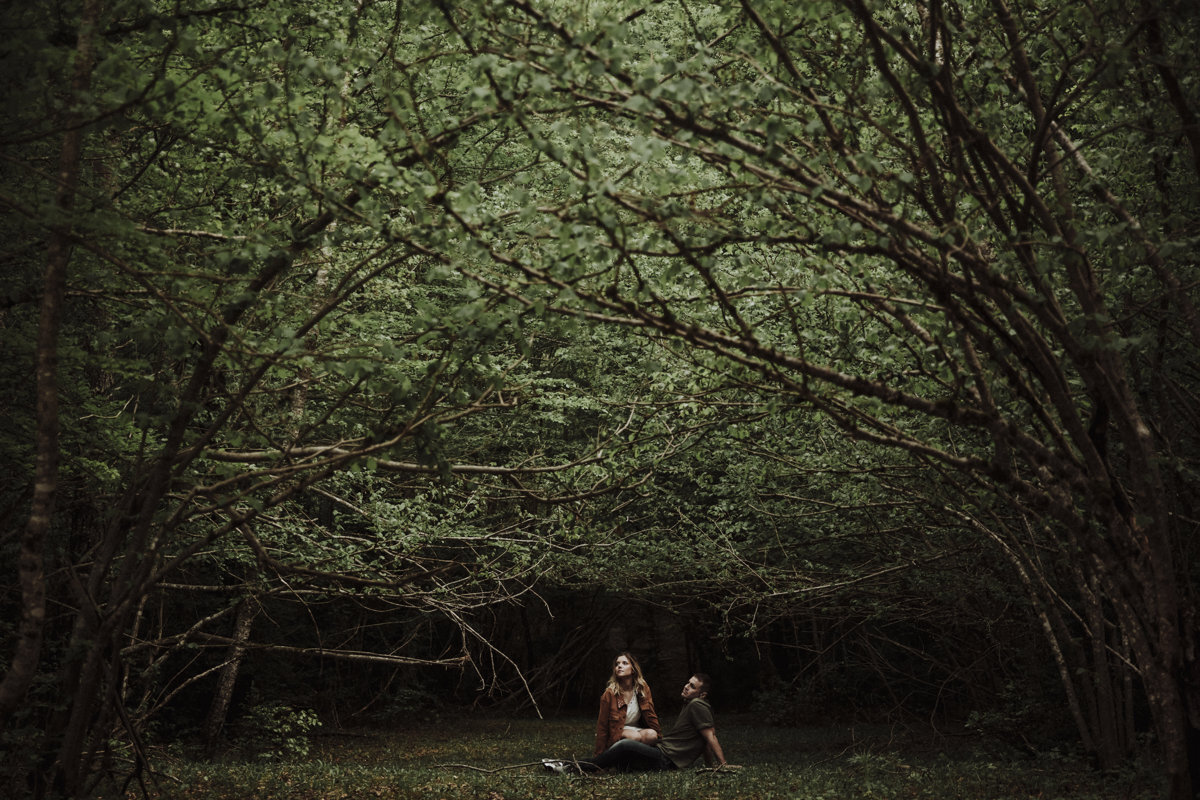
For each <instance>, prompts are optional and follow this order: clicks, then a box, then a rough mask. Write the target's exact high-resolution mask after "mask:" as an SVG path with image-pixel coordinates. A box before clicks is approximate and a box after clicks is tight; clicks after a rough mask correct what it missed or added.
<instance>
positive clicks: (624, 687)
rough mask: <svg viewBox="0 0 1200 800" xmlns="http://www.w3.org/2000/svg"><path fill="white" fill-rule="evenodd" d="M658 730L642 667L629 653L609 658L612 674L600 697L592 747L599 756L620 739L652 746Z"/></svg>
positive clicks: (652, 698)
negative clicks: (611, 660) (611, 664)
mask: <svg viewBox="0 0 1200 800" xmlns="http://www.w3.org/2000/svg"><path fill="white" fill-rule="evenodd" d="M661 733H662V729H661V728H660V727H659V724H658V714H657V713H656V712H655V710H654V697H653V696H652V695H651V694H650V686H649V685H648V684H647V683H646V680H645V678H643V677H642V668H641V667H640V666H638V663H637V659H636V658H634V657H633V656H632V655H631V654H630V653H627V652H623V653H619V654H618V655H617V657H616V658H615V659H613V668H612V675H611V676H609V679H608V686H607V687H605V689H604V693H603V694H602V695H600V715H599V718H598V719H597V720H596V748H595V752H594V753H593V755H597V756H598V755H600V754H601V753H603V752H604V751H605V750H607V749H608V748H609V747H611V746H612V745H614V744H616V743H617V742H619V741H621V740H622V739H633V740H634V741H636V742H641V743H642V744H649V745H652V744H654V743H655V742H657V741H658V738H659V736H660V734H661Z"/></svg>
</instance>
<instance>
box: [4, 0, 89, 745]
mask: <svg viewBox="0 0 1200 800" xmlns="http://www.w3.org/2000/svg"><path fill="white" fill-rule="evenodd" d="M99 17H100V2H99V0H85V2H84V4H83V15H82V17H81V19H80V22H79V37H78V40H77V43H76V53H75V71H74V74H73V76H72V80H71V91H72V93H73V98H72V100H74V99H75V98H78V97H79V96H81V95H82V94H83V93H85V92H86V91H87V89H88V85H89V84H90V82H91V72H92V63H93V60H94V57H95V53H94V51H95V28H96V24H97V21H98V20H99ZM77 117H78V115H77V114H68V115H67V118H66V119H65V120H64V122H65V128H66V133H65V134H64V135H63V142H62V148H61V150H60V151H59V161H58V176H57V180H58V189H57V192H56V195H55V206H56V208H57V212H58V213H59V214H60V215H61V220H59V221H58V224H57V225H55V227H54V229H53V230H52V232H51V234H50V241H49V245H48V246H47V248H46V272H45V275H44V276H43V281H42V301H41V312H40V318H39V320H38V338H37V351H36V355H35V365H36V366H35V371H36V375H35V383H36V397H37V410H36V415H37V427H36V436H37V442H36V456H35V462H34V484H33V501H32V505H31V508H30V512H29V519H28V521H27V522H26V524H25V529H24V532H23V534H22V536H21V551H20V556H19V557H18V562H17V571H18V575H19V580H20V585H21V621H20V624H19V627H18V638H17V645H16V649H15V651H14V653H13V657H12V660H11V661H10V662H9V669H8V671H7V672H6V673H5V674H4V679H3V680H2V681H0V727H4V726H5V725H6V724H7V722H8V719H9V717H10V716H11V715H12V713H13V712H14V711H15V710H16V709H17V708H18V707H19V706H20V705H21V703H22V702H23V701H24V699H25V695H26V693H27V692H28V690H29V686H30V685H31V684H32V682H33V679H34V676H35V675H36V674H37V669H38V664H39V663H40V661H41V653H42V632H43V629H44V626H45V620H46V579H45V555H44V554H45V548H46V539H47V537H48V536H49V534H50V528H51V525H52V521H53V517H54V502H55V496H56V495H57V493H58V335H59V328H60V327H61V322H62V305H63V298H64V296H65V294H66V286H67V265H68V263H69V262H70V259H71V230H70V224H71V222H70V220H71V212H72V211H73V209H74V207H75V194H76V189H77V188H78V185H79V172H80V163H81V160H82V158H81V156H82V153H83V125H82V124H81V120H79V119H78V118H77Z"/></svg>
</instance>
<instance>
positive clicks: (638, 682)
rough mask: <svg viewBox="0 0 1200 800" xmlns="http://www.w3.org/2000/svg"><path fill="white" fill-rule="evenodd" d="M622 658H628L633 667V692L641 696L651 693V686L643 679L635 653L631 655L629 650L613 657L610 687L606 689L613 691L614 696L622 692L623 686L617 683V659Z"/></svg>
mask: <svg viewBox="0 0 1200 800" xmlns="http://www.w3.org/2000/svg"><path fill="white" fill-rule="evenodd" d="M621 656H625V657H626V658H628V659H629V664H630V666H632V667H633V690H634V691H635V692H637V693H639V694H645V693H646V692H648V691H650V686H649V684H647V683H646V679H645V678H643V677H642V668H641V666H640V665H639V664H638V662H637V659H636V658H634V657H633V653H630V652H629V651H628V650H622V651H621V652H619V653H617V654H616V655H615V656H613V663H612V672H611V673H610V674H609V676H608V686H607V687H606V688H608V689H611V690H612V692H613V694H616V693H617V692H620V691H621V684H619V683H617V659H619V658H620V657H621Z"/></svg>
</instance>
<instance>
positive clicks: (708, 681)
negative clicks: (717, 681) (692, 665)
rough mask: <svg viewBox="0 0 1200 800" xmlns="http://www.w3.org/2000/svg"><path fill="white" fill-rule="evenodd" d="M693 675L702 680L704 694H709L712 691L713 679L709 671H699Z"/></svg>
mask: <svg viewBox="0 0 1200 800" xmlns="http://www.w3.org/2000/svg"><path fill="white" fill-rule="evenodd" d="M692 677H693V678H695V679H696V680H698V681H700V692H701V693H702V694H709V693H710V692H712V688H713V679H712V678H711V677H709V675H708V673H706V672H697V673H696V674H695V675H693V676H692Z"/></svg>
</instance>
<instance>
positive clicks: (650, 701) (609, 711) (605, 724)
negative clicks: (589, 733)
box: [593, 686, 662, 756]
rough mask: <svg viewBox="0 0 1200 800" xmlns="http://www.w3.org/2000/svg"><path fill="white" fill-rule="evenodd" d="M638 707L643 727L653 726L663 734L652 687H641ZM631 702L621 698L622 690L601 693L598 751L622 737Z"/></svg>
mask: <svg viewBox="0 0 1200 800" xmlns="http://www.w3.org/2000/svg"><path fill="white" fill-rule="evenodd" d="M637 699H638V708H639V709H641V712H642V719H641V727H643V728H653V729H654V731H655V733H657V734H659V735H660V736H661V735H662V728H661V727H660V726H659V724H658V713H657V712H656V711H655V710H654V697H653V696H651V694H650V687H649V686H647V687H645V688H644V689H639V690H638V693H637ZM628 705H629V704H628V703H626V702H625V701H624V700H622V699H621V694H620V692H614V691H613V690H612V689H605V690H604V694H602V695H600V715H599V717H598V718H597V719H596V751H595V753H593V755H597V756H598V755H600V754H601V753H603V752H604V751H605V750H607V749H608V748H609V747H610V746H612V745H614V744H616V743H617V742H618V741H619V740H620V738H621V729H622V728H624V727H625V715H626V711H627V709H626V706H628Z"/></svg>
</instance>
